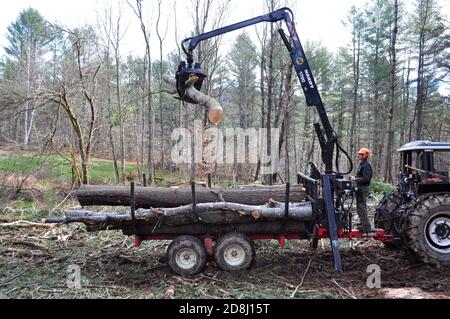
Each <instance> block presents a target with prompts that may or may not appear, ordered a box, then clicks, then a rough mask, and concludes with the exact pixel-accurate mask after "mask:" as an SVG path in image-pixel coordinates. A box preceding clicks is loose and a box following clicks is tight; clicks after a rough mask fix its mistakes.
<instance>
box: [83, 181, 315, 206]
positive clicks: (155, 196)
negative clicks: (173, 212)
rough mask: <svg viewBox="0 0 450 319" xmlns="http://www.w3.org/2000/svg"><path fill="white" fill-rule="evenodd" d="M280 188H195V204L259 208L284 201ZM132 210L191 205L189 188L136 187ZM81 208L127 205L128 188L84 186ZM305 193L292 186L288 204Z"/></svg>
mask: <svg viewBox="0 0 450 319" xmlns="http://www.w3.org/2000/svg"><path fill="white" fill-rule="evenodd" d="M285 191H286V189H285V186H284V185H279V186H259V187H243V188H222V189H221V188H197V189H196V191H195V197H196V201H197V203H213V202H229V203H240V204H246V205H262V204H265V203H267V202H268V201H269V200H270V199H272V200H274V201H278V202H284V201H285V200H286V195H285V194H286V193H285ZM135 196H136V207H137V208H151V207H179V206H184V205H188V204H191V203H192V193H191V189H190V188H159V187H136V189H135ZM77 197H78V201H79V202H80V204H81V206H89V205H94V206H129V205H130V188H128V187H125V186H123V187H121V186H101V185H84V186H82V187H80V188H79V189H78V191H77ZM305 197H306V196H305V190H304V188H303V187H301V186H299V185H295V186H292V187H291V189H290V194H289V201H290V202H297V203H298V202H302V201H304V200H305Z"/></svg>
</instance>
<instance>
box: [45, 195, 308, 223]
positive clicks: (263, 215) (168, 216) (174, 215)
mask: <svg viewBox="0 0 450 319" xmlns="http://www.w3.org/2000/svg"><path fill="white" fill-rule="evenodd" d="M285 213H286V212H285V205H284V203H280V202H269V203H267V204H265V205H258V206H255V205H243V204H238V203H227V202H217V203H200V204H197V205H196V206H195V210H194V206H193V205H185V206H181V207H175V208H151V209H142V208H141V209H138V210H137V211H136V212H135V222H136V223H137V224H153V225H155V228H156V227H160V226H174V225H179V226H183V225H184V226H186V227H188V225H192V224H215V225H229V224H251V223H258V222H266V221H280V220H283V219H284V218H286V219H288V220H292V221H296V222H307V221H310V220H311V219H312V206H311V203H310V202H303V203H290V204H289V210H288V215H287V217H286V216H285ZM46 222H47V223H74V222H81V223H84V224H86V225H95V226H96V227H94V229H95V230H101V229H117V228H121V227H123V226H126V225H129V224H131V223H133V219H132V217H131V213H130V212H114V213H105V212H92V211H87V210H69V211H67V212H66V213H65V217H62V218H49V219H47V220H46Z"/></svg>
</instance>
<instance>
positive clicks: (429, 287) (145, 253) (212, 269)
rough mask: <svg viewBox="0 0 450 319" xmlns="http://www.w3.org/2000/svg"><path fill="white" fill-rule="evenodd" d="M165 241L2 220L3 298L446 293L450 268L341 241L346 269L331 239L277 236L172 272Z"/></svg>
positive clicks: (379, 246)
mask: <svg viewBox="0 0 450 319" xmlns="http://www.w3.org/2000/svg"><path fill="white" fill-rule="evenodd" d="M26 226H32V225H26ZM167 244H168V242H165V241H153V242H144V243H143V245H142V246H141V247H140V248H135V247H134V246H133V238H132V237H128V236H124V235H122V234H121V233H120V232H118V231H104V232H99V233H88V232H86V230H85V227H84V225H82V224H72V225H57V226H55V225H51V226H49V227H41V226H39V227H34V226H33V227H17V225H14V224H13V225H11V226H10V227H4V226H2V227H0V297H2V298H283V299H284V298H345V299H348V298H386V297H394V298H395V297H402V296H403V295H402V294H405V291H406V297H407V298H420V297H424V298H449V297H450V269H448V268H436V267H433V266H429V265H424V264H417V263H414V262H411V261H410V260H409V259H408V256H407V255H406V254H405V253H404V252H402V251H395V250H388V249H386V248H384V247H383V244H381V243H378V242H375V241H373V240H370V241H366V242H362V241H360V242H353V245H352V246H353V247H349V242H348V241H347V242H345V241H342V244H341V246H343V248H342V250H341V255H342V259H343V264H344V268H345V272H344V273H343V274H337V273H335V272H334V266H333V258H332V254H331V251H330V248H329V245H328V242H323V245H322V244H321V243H319V248H318V249H317V250H316V251H314V250H311V249H309V248H308V242H306V241H298V240H294V241H287V244H286V246H285V248H284V249H280V248H279V245H278V242H277V241H256V253H257V257H256V261H255V264H254V266H253V267H252V268H251V269H250V270H248V271H242V272H238V273H227V272H223V271H220V270H218V269H217V267H216V265H215V263H214V261H212V260H211V261H209V262H208V264H207V266H206V268H205V270H204V272H203V273H202V274H200V275H197V276H195V277H190V278H183V277H180V276H177V275H175V274H174V273H172V272H171V271H170V269H169V267H168V266H167V264H166V261H165V249H166V247H167ZM322 246H323V247H322ZM371 264H377V265H379V267H380V268H381V288H382V289H369V288H368V287H367V286H366V281H367V277H368V276H369V273H368V272H367V267H368V265H371ZM73 265H76V267H79V269H80V273H81V289H77V288H69V287H68V284H67V279H68V276H69V272H68V271H69V269H71V268H70V267H72V268H73ZM395 288H406V290H405V289H403V290H395ZM410 288H411V289H410ZM411 291H412V292H411ZM411 293H412V294H413V295H411Z"/></svg>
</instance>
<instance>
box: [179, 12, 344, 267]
mask: <svg viewBox="0 0 450 319" xmlns="http://www.w3.org/2000/svg"><path fill="white" fill-rule="evenodd" d="M293 19H294V15H293V13H292V11H291V10H290V9H289V8H281V9H279V10H276V11H274V12H271V13H269V14H266V15H262V16H259V17H256V18H253V19H249V20H245V21H242V22H238V23H235V24H232V25H229V26H226V27H223V28H220V29H216V30H212V31H210V32H206V33H203V34H199V35H196V36H193V37H191V38H187V39H185V40H183V42H182V48H183V51H184V53H185V54H186V62H187V65H186V62H184V61H182V62H181V63H180V66H179V67H178V72H177V75H176V78H177V91H178V94H179V95H180V97H181V99H183V100H186V101H188V102H189V100H188V99H186V98H185V94H184V90H185V87H184V85H185V82H186V80H187V79H188V78H189V77H190V76H192V75H196V76H197V77H198V79H199V80H198V81H197V82H196V88H197V89H200V88H201V83H202V81H203V79H204V77H205V75H204V74H203V73H202V72H201V68H200V64H198V63H195V64H194V59H193V51H194V49H195V48H196V47H197V45H198V44H199V43H200V42H201V41H204V40H207V39H210V38H213V37H216V36H219V35H222V34H224V33H228V32H231V31H234V30H238V29H241V28H245V27H248V26H251V25H254V24H258V23H261V22H278V21H284V22H285V24H286V27H287V30H288V32H289V37H288V36H286V34H285V32H284V30H283V29H281V28H280V29H279V30H278V32H279V33H280V36H281V38H282V40H283V42H284V44H285V46H286V48H287V50H288V51H289V55H290V57H291V59H292V63H293V65H294V68H295V71H296V73H297V77H298V79H299V81H300V84H301V87H302V89H303V93H304V95H305V98H306V104H307V105H308V106H314V107H315V108H316V110H317V113H318V115H319V118H320V122H321V124H319V123H315V124H314V128H315V130H316V134H317V136H318V140H319V144H320V148H321V150H322V161H323V163H324V164H325V174H322V175H321V177H320V178H321V183H322V188H323V194H322V196H323V198H321V200H322V201H323V204H324V208H325V211H326V215H327V218H328V229H329V231H330V240H331V247H332V250H333V255H334V260H335V268H336V270H337V271H339V272H340V271H342V264H341V257H340V254H339V242H338V235H337V224H336V219H335V204H334V189H335V188H336V186H335V181H336V176H339V175H341V173H340V172H339V160H338V152H339V150H342V151H343V152H344V153H345V151H344V150H343V149H342V148H341V147H340V146H339V144H338V142H337V137H336V134H335V133H334V130H333V128H332V126H331V124H330V121H329V119H328V116H327V113H326V111H325V107H324V105H323V102H322V99H321V97H320V93H319V90H318V89H317V85H316V82H315V81H314V77H313V74H312V72H311V69H310V67H309V64H308V60H307V59H306V56H305V52H304V51H303V47H302V44H301V43H300V40H299V37H298V35H297V31H296V29H295V25H294V22H293ZM188 42H189V44H188V46H187V48H186V44H187V43H188ZM322 127H323V129H322ZM335 147H337V153H336V154H337V156H336V172H335V171H333V154H334V148H335ZM345 154H346V153H345ZM346 155H347V158H348V159H349V162H350V170H349V172H350V171H351V170H352V166H353V165H352V162H351V159H350V158H349V156H348V154H346ZM345 174H348V172H347V173H345ZM287 185H288V184H287ZM287 189H288V186H287ZM287 193H288V191H287Z"/></svg>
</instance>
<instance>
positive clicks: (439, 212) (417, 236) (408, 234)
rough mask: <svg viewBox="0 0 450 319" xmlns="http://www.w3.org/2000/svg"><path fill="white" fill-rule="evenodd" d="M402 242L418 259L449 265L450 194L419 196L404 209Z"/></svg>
mask: <svg viewBox="0 0 450 319" xmlns="http://www.w3.org/2000/svg"><path fill="white" fill-rule="evenodd" d="M403 229H404V238H403V240H404V244H405V245H406V247H407V248H408V249H409V251H411V252H412V253H413V255H414V256H415V257H416V258H417V259H418V260H420V261H422V262H425V263H429V264H435V265H438V266H439V265H443V266H450V193H441V194H427V195H425V196H422V197H419V198H418V199H417V201H416V202H415V203H414V204H413V205H411V206H410V207H409V208H408V209H407V211H406V221H405V224H404V228H403Z"/></svg>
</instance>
